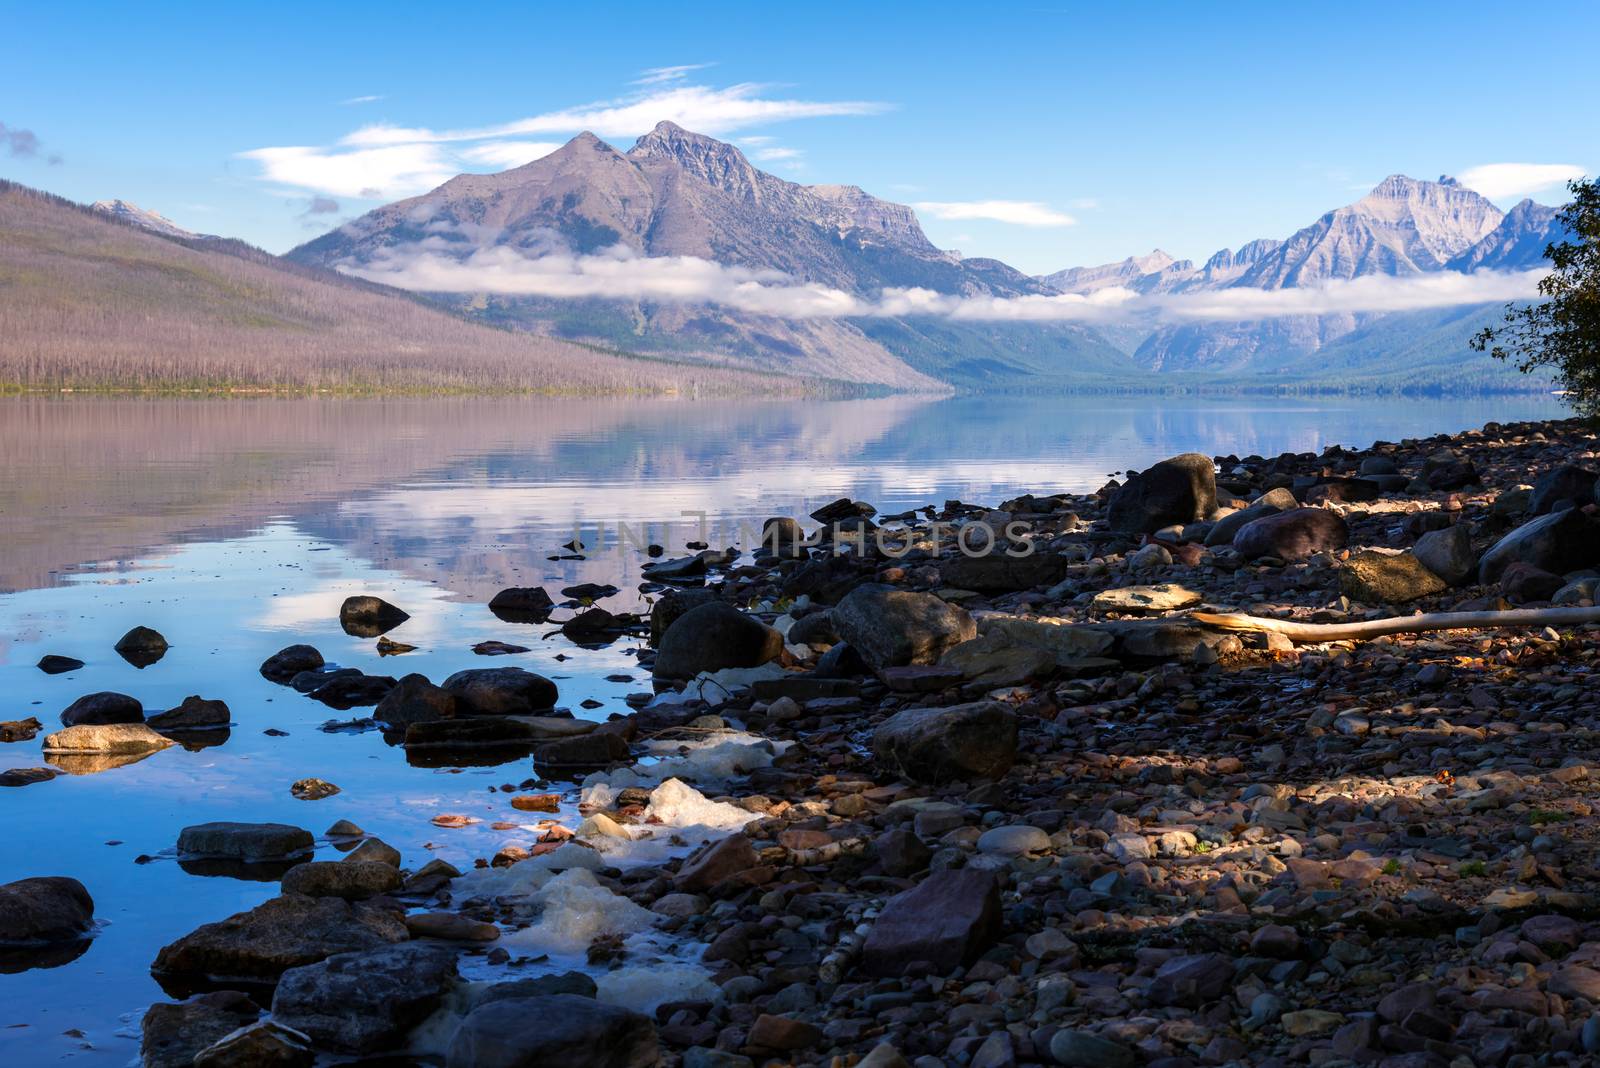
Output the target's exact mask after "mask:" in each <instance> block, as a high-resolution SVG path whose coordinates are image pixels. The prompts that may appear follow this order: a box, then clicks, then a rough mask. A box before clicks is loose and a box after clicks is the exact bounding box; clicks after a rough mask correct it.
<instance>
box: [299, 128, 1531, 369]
mask: <svg viewBox="0 0 1600 1068" xmlns="http://www.w3.org/2000/svg"><path fill="white" fill-rule="evenodd" d="M1554 216H1555V209H1553V208H1548V207H1544V206H1541V205H1538V204H1534V203H1533V202H1531V201H1525V202H1524V203H1522V204H1520V205H1518V206H1517V207H1516V208H1514V209H1513V210H1512V211H1511V212H1509V213H1503V212H1501V211H1500V209H1499V208H1497V207H1496V206H1495V205H1494V204H1493V203H1492V202H1490V201H1489V200H1488V199H1486V198H1485V197H1483V196H1481V195H1479V194H1478V193H1476V192H1473V191H1472V190H1470V189H1468V188H1466V187H1464V186H1462V185H1460V184H1459V183H1457V182H1456V181H1454V180H1453V179H1451V178H1447V177H1446V178H1440V179H1439V180H1438V181H1419V180H1416V179H1412V178H1408V177H1405V176H1403V175H1394V176H1391V177H1389V178H1386V179H1384V181H1383V182H1381V183H1379V184H1378V186H1377V187H1376V188H1374V189H1373V190H1372V191H1371V192H1370V193H1369V194H1367V195H1366V196H1364V197H1362V198H1361V199H1360V200H1357V201H1356V202H1355V203H1353V204H1350V205H1347V206H1345V207H1341V208H1337V209H1334V210H1333V211H1330V212H1328V213H1327V214H1325V215H1323V216H1322V217H1321V218H1319V219H1318V220H1316V221H1315V222H1313V223H1312V224H1310V225H1309V226H1306V227H1304V228H1302V229H1301V230H1299V231H1297V232H1295V233H1294V234H1291V235H1289V236H1288V237H1287V238H1284V239H1281V240H1280V239H1276V238H1270V237H1263V238H1258V239H1255V240H1252V241H1249V242H1247V243H1246V244H1244V245H1242V246H1241V247H1240V248H1239V249H1237V250H1230V249H1223V250H1221V251H1219V252H1217V253H1216V254H1214V255H1212V256H1211V257H1210V258H1208V259H1207V260H1206V261H1205V262H1204V263H1203V264H1201V265H1199V266H1196V265H1195V264H1194V263H1192V262H1190V261H1187V260H1176V259H1174V258H1173V257H1172V256H1170V255H1168V254H1167V253H1165V252H1163V251H1161V250H1159V249H1157V250H1154V251H1152V252H1151V253H1149V254H1147V255H1144V256H1135V257H1130V258H1128V259H1126V260H1122V261H1120V262H1118V263H1111V264H1102V265H1098V266H1089V267H1071V268H1067V269H1064V270H1061V271H1057V272H1054V273H1051V274H1047V275H1043V276H1039V277H1032V276H1029V275H1027V274H1025V273H1023V272H1021V271H1018V270H1016V269H1014V268H1012V267H1010V266H1008V265H1006V264H1004V263H1001V262H999V261H997V260H992V259H979V258H965V257H962V256H961V255H960V254H959V253H956V252H950V251H945V250H941V249H939V248H937V247H936V246H934V244H933V243H932V242H931V241H929V240H928V238H927V236H926V235H925V234H924V233H923V231H922V228H921V226H920V225H919V224H918V222H917V218H916V214H915V212H914V211H913V210H912V209H911V208H909V207H906V206H904V205H900V204H895V203H892V202H890V201H886V200H882V199H879V198H877V197H874V196H872V195H870V194H868V193H866V192H864V191H863V190H861V189H859V188H857V187H855V186H844V185H800V184H796V183H794V182H789V181H786V180H784V179H782V178H779V177H776V176H774V175H771V174H768V173H766V172H764V171H761V170H760V169H758V168H757V167H755V166H754V165H753V164H751V163H750V161H749V160H748V159H747V158H746V157H745V156H744V154H743V153H742V152H740V151H739V149H738V148H737V147H735V146H734V145H730V144H727V143H725V142H722V141H718V140H715V139H713V138H711V137H706V136H704V135H701V134H696V133H691V132H689V131H687V130H684V129H682V128H680V127H678V126H676V125H674V124H673V123H670V122H663V123H661V124H659V125H658V126H656V128H655V129H653V130H652V131H650V132H649V133H648V134H646V135H644V136H643V137H641V138H639V140H638V141H637V143H636V144H634V145H633V147H632V148H630V149H628V150H627V151H619V150H618V149H616V148H613V147H612V146H610V145H608V144H607V143H605V142H604V141H602V140H600V139H599V138H597V137H595V136H593V135H592V134H587V133H586V134H582V135H579V136H578V137H576V138H574V139H573V140H571V141H570V142H568V143H567V144H566V145H564V146H563V147H562V148H560V149H559V150H557V151H555V152H553V153H551V154H550V155H548V156H545V157H543V158H541V159H538V160H535V161H534V162H532V163H528V164H526V165H524V166H521V167H517V168H514V169H512V170H507V171H503V172H501V173H498V174H464V175H461V176H459V177H456V178H454V179H452V180H450V181H448V182H446V183H445V184H444V185H442V186H440V187H439V188H437V189H435V190H433V191H432V192H429V193H426V194H424V195H422V196H418V197H413V198H410V199H408V200H402V201H399V202H397V203H394V204H389V205H386V206H384V207H381V208H378V209H377V210H375V211H371V212H368V213H367V214H365V215H363V216H361V217H359V218H357V219H354V220H352V221H351V222H349V223H347V224H345V225H343V226H341V227H339V228H338V229H336V230H334V231H332V232H330V233H327V234H324V235H323V236H321V237H319V238H317V239H315V240H313V241H310V242H308V243H306V244H304V245H301V246H300V247H299V248H296V249H294V250H293V251H291V252H290V253H288V257H289V258H290V259H292V260H294V261H296V262H300V263H305V264H312V265H316V266H319V267H325V268H332V269H335V270H340V271H347V272H355V273H358V274H359V273H362V272H364V271H368V270H372V269H374V268H375V267H378V266H385V265H393V264H394V263H395V262H397V260H403V259H404V257H405V256H407V255H410V254H414V253H417V252H419V251H426V252H428V253H429V254H431V255H434V256H442V257H445V258H447V259H451V260H454V261H458V262H467V261H469V260H471V258H472V257H475V256H480V255H483V254H485V253H488V252H493V253H507V252H510V253H514V254H515V255H516V256H519V257H528V258H529V259H538V258H540V257H545V256H550V255H557V256H572V257H584V256H592V255H599V254H611V255H616V254H618V253H617V250H619V249H621V250H625V251H626V253H627V254H629V255H632V256H635V257H690V258H692V259H693V260H695V261H704V262H709V263H712V264H717V265H722V266H723V267H726V268H729V269H739V270H746V271H754V272H771V273H772V276H773V277H777V276H781V277H782V279H783V280H784V281H785V283H786V284H791V285H806V286H818V287H826V289H827V290H828V291H830V292H837V293H842V294H846V295H848V296H849V297H851V298H858V299H859V300H861V301H865V302H871V301H875V300H878V299H879V298H880V297H881V295H882V294H884V293H885V292H886V291H890V292H894V291H900V290H912V289H915V290H927V291H932V292H933V293H937V294H940V295H944V296H946V297H949V298H963V299H969V300H971V299H979V300H981V299H994V300H999V301H1006V300H1014V299H1016V298H1042V297H1049V296H1051V295H1061V294H1069V295H1081V296H1086V297H1087V296H1090V295H1094V294H1101V295H1102V296H1105V295H1106V294H1107V293H1108V292H1112V291H1115V292H1121V291H1129V292H1131V293H1134V294H1140V295H1178V294H1204V293H1214V292H1222V291H1227V290H1247V289H1251V290H1265V291H1273V290H1283V289H1305V288H1310V287H1318V286H1323V285H1325V284H1327V283H1330V282H1340V281H1348V280H1352V279H1359V278H1365V277H1369V276H1382V277H1391V278H1404V277H1407V276H1412V275H1419V274H1426V273H1432V272H1440V271H1460V272H1475V271H1483V270H1523V269H1530V268H1534V267H1537V266H1539V264H1540V262H1541V260H1542V254H1543V251H1544V247H1545V245H1546V244H1547V243H1548V242H1549V241H1550V240H1552V239H1554V238H1556V237H1557V236H1558V233H1557V229H1558V228H1557V224H1556V223H1555V221H1554ZM497 262H499V261H497ZM380 277H381V276H380ZM418 284H419V285H423V286H425V282H421V283H418ZM431 296H432V297H433V298H434V299H436V300H440V301H443V302H445V303H447V304H450V305H451V306H453V307H455V308H457V309H458V310H461V311H463V312H465V313H467V314H470V315H474V316H478V317H481V318H483V319H485V320H488V321H491V322H494V323H498V324H502V325H509V326H512V327H514V328H517V329H523V330H531V331H534V332H537V333H543V334H549V335H552V336H556V337H562V338H566V339H571V340H584V341H590V342H595V343H600V344H605V345H609V346H612V347H615V348H619V349H623V350H626V351H635V352H644V353H652V354H670V355H674V356H680V357H692V358H696V359H705V360H710V361H713V362H720V363H727V364H733V365H738V366H745V367H757V368H761V369H763V370H770V371H776V372H780V373H784V374H801V375H814V376H819V377H825V378H834V379H845V380H852V381H858V382H869V383H881V384H885V385H889V386H893V387H898V388H914V389H915V388H929V387H930V386H932V387H945V388H949V387H954V388H1051V387H1054V386H1058V385H1068V384H1070V385H1077V386H1084V385H1089V386H1093V385H1095V384H1097V383H1112V382H1127V381H1128V380H1130V379H1131V380H1139V381H1146V382H1148V381H1150V380H1151V379H1152V376H1161V375H1171V374H1175V373H1189V374H1195V375H1202V376H1218V375H1221V376H1230V377H1233V378H1240V377H1248V378H1249V379H1251V380H1252V381H1255V382H1267V383H1271V382H1272V380H1274V379H1278V380H1280V382H1281V383H1282V384H1291V385H1297V386H1299V385H1305V384H1308V383H1310V382H1311V381H1312V380H1314V379H1317V378H1318V376H1319V375H1320V376H1321V377H1324V378H1328V379H1330V381H1329V383H1328V384H1331V385H1336V384H1337V383H1336V382H1334V381H1332V379H1334V378H1337V377H1339V376H1347V377H1349V378H1350V379H1352V380H1360V381H1363V382H1369V383H1370V382H1376V381H1377V380H1379V379H1386V380H1390V381H1391V382H1392V383H1393V384H1395V385H1407V386H1413V387H1415V386H1421V387H1424V388H1426V387H1430V386H1440V387H1443V386H1448V385H1450V384H1451V383H1454V384H1460V383H1462V382H1470V383H1472V384H1474V385H1484V384H1488V383H1490V382H1496V383H1499V384H1501V385H1504V386H1515V385H1518V384H1519V383H1520V380H1519V379H1518V378H1517V376H1516V374H1515V372H1514V371H1512V370H1510V369H1508V368H1505V367H1503V365H1500V364H1497V363H1494V362H1493V361H1491V360H1489V359H1488V358H1487V357H1483V356H1481V355H1478V354H1474V353H1471V352H1470V350H1469V349H1468V347H1467V344H1466V342H1467V339H1468V338H1469V337H1470V336H1471V334H1472V333H1473V332H1474V331H1475V329H1476V328H1477V327H1478V326H1480V325H1482V322H1485V321H1487V317H1489V316H1492V315H1493V314H1494V313H1495V312H1497V311H1498V303H1495V304H1485V305H1482V306H1479V307H1478V309H1477V313H1476V314H1475V315H1466V316H1464V315H1462V314H1461V309H1460V308H1457V307H1451V308H1444V309H1433V310H1429V311H1427V312H1422V313H1419V312H1414V311H1408V312H1404V313H1396V312H1390V313H1360V312H1334V313H1329V314H1318V315H1296V316H1284V317H1273V318H1267V319H1260V320H1241V321H1226V322H1217V321H1211V320H1209V319H1208V320H1206V321H1199V322H1185V321H1178V322H1169V321H1163V320H1161V319H1160V318H1159V317H1152V316H1144V317H1139V316H1131V317H1130V318H1129V319H1128V320H1127V321H1123V322H1104V321H1098V320H1085V321H982V320H981V319H977V318H969V317H951V316H939V315H931V314H899V315H890V314H871V315H861V314H849V313H846V314H841V315H839V316H837V317H827V318H824V317H819V316H814V315H813V316H805V317H801V316H784V315H779V314H760V313H759V312H757V311H751V310H740V309H737V308H730V307H728V306H726V305H725V304H719V303H714V302H700V303H696V302H688V301H674V300H664V299H652V298H650V297H648V296H639V295H633V296H628V295H618V296H616V297H609V296H608V295H606V294H603V293H602V294H595V293H588V294H586V295H585V296H584V297H583V299H580V300H573V299H570V298H565V297H563V298H558V297H555V296H551V295H548V294H541V293H517V292H509V291H504V290H496V289H494V288H492V287H487V288H486V289H485V291H454V292H434V293H432V294H431ZM1395 315H1401V316H1402V318H1400V319H1395V318H1393V317H1394V316H1395ZM1386 323H1387V324H1388V326H1390V327H1395V328H1398V327H1399V326H1400V324H1401V323H1404V324H1405V330H1404V334H1405V337H1406V338H1407V339H1409V340H1410V341H1411V342H1412V344H1411V345H1410V346H1408V347H1409V348H1411V349H1412V350H1413V351H1414V355H1413V359H1414V360H1415V361H1420V364H1426V365H1427V366H1428V367H1434V368H1447V367H1448V368H1450V370H1449V371H1448V373H1441V374H1439V375H1437V376H1434V377H1430V375H1429V374H1426V373H1424V374H1421V375H1420V377H1417V376H1413V377H1409V378H1408V377H1407V373H1408V372H1409V371H1411V370H1413V368H1411V367H1405V366H1397V365H1396V363H1395V361H1394V359H1393V351H1392V346H1393V344H1394V342H1395V339H1394V338H1393V337H1391V336H1390V335H1391V334H1393V333H1394V330H1390V329H1386ZM1361 338H1367V339H1370V341H1371V343H1370V344H1361V343H1359V342H1360V339H1361ZM1380 338H1382V339H1383V341H1382V342H1381V343H1380V342H1379V341H1378V339H1380ZM1351 339H1354V340H1351ZM1342 340H1343V341H1345V342H1346V343H1345V344H1344V345H1343V346H1341V347H1340V348H1338V349H1337V350H1333V351H1334V352H1335V355H1336V356H1337V359H1338V363H1337V365H1336V366H1329V365H1326V364H1325V363H1324V362H1322V361H1318V360H1317V359H1316V357H1317V354H1318V353H1322V352H1325V351H1329V350H1330V347H1331V346H1333V345H1334V343H1335V342H1339V341H1342ZM1460 361H1467V363H1468V366H1467V368H1466V369H1465V370H1463V368H1462V366H1461V363H1460ZM1452 365H1453V366H1452ZM1416 369H1417V370H1419V371H1420V370H1423V368H1422V367H1421V366H1420V365H1419V367H1418V368H1416Z"/></svg>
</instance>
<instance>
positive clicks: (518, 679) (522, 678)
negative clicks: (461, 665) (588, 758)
mask: <svg viewBox="0 0 1600 1068" xmlns="http://www.w3.org/2000/svg"><path fill="white" fill-rule="evenodd" d="M444 689H446V690H449V691H450V692H451V693H453V694H455V695H456V697H457V698H458V699H459V700H460V701H461V703H462V706H463V708H462V711H463V712H465V713H466V714H467V715H473V716H519V715H521V716H525V715H531V714H532V713H535V712H543V711H545V710H547V709H551V708H554V707H555V704H556V698H557V697H559V696H560V693H559V691H558V690H557V689H556V684H555V683H553V682H551V681H550V680H549V679H547V678H545V677H544V676H543V675H535V674H534V673H533V672H531V671H526V670H524V669H522V668H518V667H503V668H469V669H468V670H466V671H458V672H456V673H455V674H454V675H451V676H450V677H449V678H447V679H445V680H444Z"/></svg>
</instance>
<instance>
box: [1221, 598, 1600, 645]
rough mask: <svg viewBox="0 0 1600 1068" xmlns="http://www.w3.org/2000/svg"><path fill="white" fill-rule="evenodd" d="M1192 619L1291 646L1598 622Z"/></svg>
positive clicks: (1592, 617)
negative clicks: (1422, 633) (1275, 637)
mask: <svg viewBox="0 0 1600 1068" xmlns="http://www.w3.org/2000/svg"><path fill="white" fill-rule="evenodd" d="M1192 618H1193V619H1194V620H1195V621H1196V622H1199V623H1204V624H1205V625H1206V626H1208V627H1216V628H1217V629H1219V630H1232V631H1247V632H1251V633H1260V632H1265V631H1270V632H1271V633H1274V634H1282V635H1283V636H1284V637H1286V638H1288V639H1289V640H1290V641H1295V642H1338V641H1364V640H1366V639H1368V638H1378V637H1382V636H1383V635H1385V634H1413V633H1416V632H1419V631H1425V630H1487V629H1498V628H1518V627H1570V626H1575V625H1577V624H1580V623H1600V607H1595V608H1513V609H1509V610H1507V611H1504V612H1422V613H1419V614H1418V615H1414V616H1392V617H1390V618H1389V619H1368V620H1363V621H1361V622H1359V623H1299V622H1296V621H1295V620H1292V619H1268V618H1266V617H1264V616H1247V615H1244V614H1243V613H1240V612H1194V613H1192Z"/></svg>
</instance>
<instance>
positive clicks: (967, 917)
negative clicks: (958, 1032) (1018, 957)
mask: <svg viewBox="0 0 1600 1068" xmlns="http://www.w3.org/2000/svg"><path fill="white" fill-rule="evenodd" d="M999 932H1000V891H999V889H998V887H997V886H996V885H995V879H994V875H993V874H992V873H990V872H987V871H983V870H981V869H977V868H945V869H942V870H940V871H936V872H934V873H933V874H931V875H929V876H928V877H927V878H926V879H924V880H922V882H920V883H918V884H917V885H916V886H914V887H912V888H911V889H910V890H906V891H904V892H902V893H899V894H896V895H895V896H894V897H892V898H890V899H889V900H888V902H887V903H885V905H884V906H883V912H882V913H881V914H879V916H878V920H877V922H876V923H875V924H873V925H872V932H871V933H870V934H868V935H867V941H866V944H865V945H864V946H863V947H862V949H861V966H862V968H863V969H864V970H865V971H866V972H867V974H869V975H876V976H879V977H885V978H887V977H892V976H898V975H901V974H903V973H904V972H905V970H906V968H907V966H909V965H911V964H913V963H915V962H917V961H926V962H928V963H930V964H932V965H933V967H934V970H935V972H937V973H938V974H939V975H948V974H950V973H951V972H953V971H955V969H957V968H959V967H961V966H962V965H964V964H971V963H972V961H973V960H975V959H976V958H977V957H978V955H979V954H981V953H982V952H983V951H984V950H985V949H987V948H988V947H989V946H990V945H992V944H993V943H994V940H995V938H996V936H998V934H999Z"/></svg>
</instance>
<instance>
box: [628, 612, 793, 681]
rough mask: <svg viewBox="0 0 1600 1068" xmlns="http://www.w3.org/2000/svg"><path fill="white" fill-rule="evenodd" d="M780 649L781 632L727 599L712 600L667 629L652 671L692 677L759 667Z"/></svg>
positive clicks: (663, 675)
mask: <svg viewBox="0 0 1600 1068" xmlns="http://www.w3.org/2000/svg"><path fill="white" fill-rule="evenodd" d="M782 652H783V635H781V634H779V633H778V632H777V631H775V630H773V629H772V628H771V627H769V626H767V625H766V624H765V623H762V622H761V621H760V620H759V619H755V618H753V617H751V616H748V615H745V614H744V613H743V612H741V611H739V610H738V609H737V608H735V607H734V606H733V605H731V604H728V603H727V602H726V601H711V602H709V603H706V604H702V605H699V606H697V607H695V608H691V609H689V610H688V611H687V612H685V613H683V615H681V616H679V617H678V618H677V619H676V620H674V621H673V623H672V625H671V626H670V627H668V628H667V631H666V633H665V634H664V635H663V636H662V638H661V645H660V651H659V652H658V653H657V654H656V662H655V666H654V672H655V676H656V677H657V678H659V679H673V680H684V679H692V678H694V677H695V676H696V675H698V674H700V673H701V672H702V671H720V670H722V669H723V668H748V667H759V666H760V665H762V664H765V663H766V662H767V661H769V660H773V659H775V658H776V657H777V656H778V655H779V654H780V653H782Z"/></svg>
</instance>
